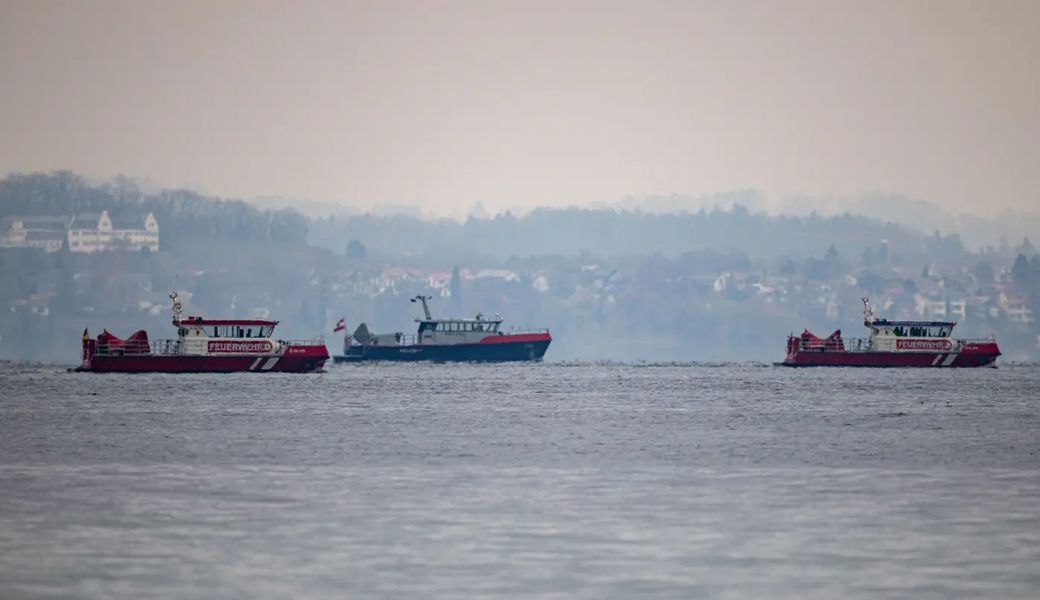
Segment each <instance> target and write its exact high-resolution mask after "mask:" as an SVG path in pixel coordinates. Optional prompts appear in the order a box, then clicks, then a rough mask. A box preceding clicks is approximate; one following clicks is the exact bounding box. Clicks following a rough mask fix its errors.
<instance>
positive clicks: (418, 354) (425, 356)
mask: <svg viewBox="0 0 1040 600" xmlns="http://www.w3.org/2000/svg"><path fill="white" fill-rule="evenodd" d="M550 341H551V340H537V341H524V342H509V343H504V344H456V345H452V346H433V345H428V346H423V345H413V346H352V347H350V348H349V349H348V350H347V353H346V354H341V355H338V356H334V357H332V358H333V360H334V361H336V362H338V363H340V362H362V361H368V360H395V361H419V360H429V361H435V362H509V361H523V360H541V358H542V357H543V356H545V351H546V350H547V349H548V348H549V343H550Z"/></svg>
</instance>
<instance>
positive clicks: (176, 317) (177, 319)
mask: <svg viewBox="0 0 1040 600" xmlns="http://www.w3.org/2000/svg"><path fill="white" fill-rule="evenodd" d="M170 300H172V301H173V326H174V327H180V325H181V317H182V316H183V315H182V313H181V301H180V298H178V297H177V292H170Z"/></svg>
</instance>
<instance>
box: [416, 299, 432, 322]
mask: <svg viewBox="0 0 1040 600" xmlns="http://www.w3.org/2000/svg"><path fill="white" fill-rule="evenodd" d="M427 300H433V296H423V295H419V296H416V297H415V298H412V302H422V309H423V312H424V313H426V320H427V321H432V320H433V317H432V316H430V306H429V305H428V304H426V301H427Z"/></svg>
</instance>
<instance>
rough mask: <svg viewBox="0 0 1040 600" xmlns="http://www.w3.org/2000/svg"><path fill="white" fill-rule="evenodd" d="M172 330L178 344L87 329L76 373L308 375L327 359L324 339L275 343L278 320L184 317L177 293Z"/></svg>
mask: <svg viewBox="0 0 1040 600" xmlns="http://www.w3.org/2000/svg"><path fill="white" fill-rule="evenodd" d="M170 299H171V300H172V301H173V326H174V327H176V328H177V339H165V340H149V339H148V334H147V333H146V332H145V331H138V332H136V333H134V334H133V335H131V336H130V337H128V338H126V339H120V338H118V337H116V336H114V335H112V334H111V333H109V332H108V331H104V332H102V333H101V334H100V335H98V336H97V338H96V339H91V337H90V335H89V334H88V333H87V331H86V330H83V357H82V359H83V362H82V364H81V365H80V366H79V367H78V368H77V369H76V370H77V371H105V372H124V373H233V372H238V371H251V372H257V373H267V372H275V373H308V372H311V371H319V370H321V368H322V367H323V366H324V365H325V361H327V360H328V359H329V351H328V349H327V348H326V347H325V342H324V341H323V340H322V339H321V338H318V339H314V340H307V341H282V340H275V339H272V338H271V334H272V333H273V332H274V328H275V326H276V325H278V321H268V320H264V319H221V320H213V319H203V318H202V317H182V314H181V302H180V300H179V299H178V298H177V294H176V293H173V294H170Z"/></svg>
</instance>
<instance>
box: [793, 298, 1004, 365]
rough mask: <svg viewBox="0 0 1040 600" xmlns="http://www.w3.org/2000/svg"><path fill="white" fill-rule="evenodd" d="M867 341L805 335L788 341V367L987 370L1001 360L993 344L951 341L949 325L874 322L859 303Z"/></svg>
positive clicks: (869, 311) (838, 334)
mask: <svg viewBox="0 0 1040 600" xmlns="http://www.w3.org/2000/svg"><path fill="white" fill-rule="evenodd" d="M863 324H864V325H866V326H867V328H869V329H870V337H869V338H850V339H842V337H841V330H838V331H835V332H834V333H832V334H831V335H829V336H827V337H826V338H820V337H817V336H815V335H813V334H812V333H810V332H809V330H805V331H803V332H802V334H801V335H800V336H795V335H792V336H790V337H788V338H787V358H785V359H784V361H783V362H782V363H778V364H780V365H783V366H786V367H986V366H991V365H994V363H995V362H996V360H997V357H998V356H1000V348H999V347H998V346H997V340H996V339H995V338H992V337H991V338H987V339H981V340H959V339H954V338H951V337H950V333H951V332H952V331H953V327H954V326H955V325H956V324H957V323H955V322H951V321H889V320H887V319H879V318H877V317H875V316H874V311H873V309H871V307H870V301H869V300H868V299H867V298H864V299H863Z"/></svg>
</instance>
